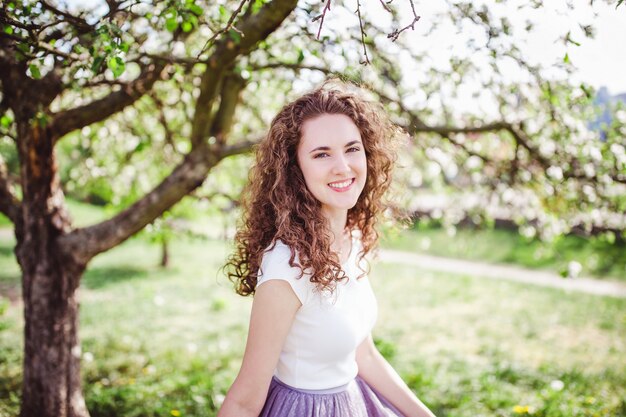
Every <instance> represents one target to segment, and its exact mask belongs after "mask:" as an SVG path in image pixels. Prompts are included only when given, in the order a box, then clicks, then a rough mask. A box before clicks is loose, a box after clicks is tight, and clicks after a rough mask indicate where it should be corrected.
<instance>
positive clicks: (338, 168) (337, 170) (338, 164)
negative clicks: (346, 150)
mask: <svg viewBox="0 0 626 417" xmlns="http://www.w3.org/2000/svg"><path fill="white" fill-rule="evenodd" d="M345 172H350V164H349V162H348V158H346V156H345V155H339V156H337V158H336V160H335V163H334V164H333V173H334V174H343V173H345Z"/></svg>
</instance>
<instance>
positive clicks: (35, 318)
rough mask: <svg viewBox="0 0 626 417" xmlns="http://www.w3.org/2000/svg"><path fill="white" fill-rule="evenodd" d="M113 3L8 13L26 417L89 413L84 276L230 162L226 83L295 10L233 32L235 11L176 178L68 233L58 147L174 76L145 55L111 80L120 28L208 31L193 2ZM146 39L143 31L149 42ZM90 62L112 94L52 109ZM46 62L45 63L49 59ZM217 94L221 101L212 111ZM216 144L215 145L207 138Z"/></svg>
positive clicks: (5, 52)
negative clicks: (98, 8) (82, 323)
mask: <svg viewBox="0 0 626 417" xmlns="http://www.w3.org/2000/svg"><path fill="white" fill-rule="evenodd" d="M108 5H109V10H108V12H107V13H106V14H105V15H104V16H102V17H101V18H100V19H99V20H98V21H97V23H95V24H93V23H89V21H88V18H87V17H86V16H82V15H73V14H70V13H69V12H67V11H64V10H61V9H60V8H58V7H56V6H55V5H53V4H51V3H48V2H46V1H42V2H12V3H8V4H5V5H4V6H3V11H2V23H3V36H2V39H1V40H0V42H1V44H2V49H1V53H0V63H1V68H2V69H1V70H0V79H1V80H2V96H3V97H2V110H3V111H6V110H7V109H10V110H11V112H12V115H13V123H14V125H15V127H14V132H15V141H16V144H17V149H18V156H19V164H20V185H21V192H22V198H21V200H19V199H18V198H17V196H16V195H15V193H14V192H13V190H12V187H11V185H10V184H9V183H8V180H7V176H6V174H5V171H4V170H3V172H2V174H3V175H2V176H1V178H2V181H1V183H0V190H1V191H0V192H1V193H2V195H1V197H2V200H0V201H1V203H0V211H2V213H4V214H5V215H6V216H7V217H8V218H9V219H10V220H11V221H12V222H13V224H14V225H15V235H16V238H17V241H18V244H17V247H16V250H15V253H16V256H17V259H18V262H19V264H20V267H21V269H22V272H23V277H22V280H23V293H22V296H23V299H24V317H25V347H24V352H25V355H24V376H23V387H22V395H23V397H22V410H21V415H22V416H86V415H88V411H87V409H86V407H85V402H84V399H83V396H82V392H81V381H80V362H79V360H80V344H79V339H78V300H77V297H76V290H77V288H78V286H79V283H80V277H81V275H82V273H83V271H84V270H85V268H86V266H87V264H88V262H89V260H90V259H92V258H93V257H94V256H95V255H97V254H98V253H101V252H103V251H106V250H108V249H110V248H112V247H114V246H116V245H118V244H119V243H121V242H123V241H124V240H125V239H127V238H128V237H130V236H132V235H133V234H134V233H136V232H137V231H139V230H141V229H142V228H143V227H145V226H146V225H147V224H149V223H150V222H152V221H153V220H154V219H155V218H157V217H158V216H159V215H160V214H161V213H163V212H164V211H165V210H167V209H168V208H170V207H171V206H172V205H173V204H175V203H176V202H177V201H179V200H180V199H181V198H182V197H183V196H185V195H186V194H188V193H189V192H190V191H191V190H193V189H194V188H196V187H198V186H199V185H200V184H201V183H202V182H203V181H204V179H205V177H206V175H207V173H208V172H209V170H210V169H211V168H212V167H213V166H215V165H216V164H217V163H218V162H219V160H220V159H222V158H223V157H224V156H225V155H227V154H228V152H229V150H228V148H226V147H225V145H224V139H225V137H226V136H227V134H228V130H229V125H230V122H231V120H232V113H233V111H234V104H236V98H237V95H238V93H239V91H240V89H241V87H240V84H237V83H234V82H232V81H231V80H234V79H235V78H233V77H232V76H230V73H231V72H232V67H233V64H234V63H235V62H236V60H237V58H238V57H240V56H243V55H246V54H249V53H250V51H252V50H253V49H254V48H256V47H257V44H258V42H260V41H262V40H263V39H265V38H266V37H267V36H269V35H270V34H271V33H272V32H273V31H274V30H276V28H277V27H278V26H280V25H281V24H282V22H283V21H284V19H285V18H286V17H287V16H288V15H289V14H290V13H291V12H292V11H293V9H294V8H295V6H296V2H295V1H293V0H291V1H290V0H286V1H278V2H277V1H274V2H267V3H264V2H262V1H261V2H253V3H251V4H246V2H242V3H241V4H240V7H239V9H238V12H242V16H241V18H240V19H239V20H238V23H237V25H236V27H234V26H232V20H233V19H234V17H235V16H236V15H237V14H238V13H237V12H235V13H234V14H233V17H232V19H231V22H228V24H227V25H226V26H225V28H229V26H230V28H229V32H227V33H228V36H224V37H220V38H219V39H218V37H215V40H214V42H213V43H212V44H210V45H207V53H206V57H205V59H203V62H204V65H203V66H204V70H203V72H202V76H201V84H200V86H199V88H200V92H199V95H198V97H197V100H196V107H195V109H196V111H195V114H194V117H193V128H192V131H191V132H190V134H189V141H190V143H191V150H190V151H189V152H188V153H187V154H186V155H185V156H184V159H183V160H182V161H181V162H180V163H179V164H178V166H177V167H176V168H175V169H174V170H173V172H172V173H171V174H170V175H169V176H167V177H166V178H165V179H164V180H163V181H162V182H161V183H160V184H159V185H158V186H157V187H155V188H154V189H153V190H152V191H151V192H150V193H148V194H147V195H145V196H144V197H142V198H140V199H139V200H138V201H136V202H135V203H134V204H133V205H132V206H130V207H129V208H128V209H126V210H124V211H123V212H121V213H119V214H118V215H116V216H114V217H113V218H111V219H109V220H107V221H105V222H102V223H99V224H96V225H93V226H90V227H85V228H79V229H73V230H72V228H71V221H70V219H69V217H68V214H67V210H66V208H65V205H64V198H63V191H62V189H61V184H60V183H59V174H58V171H57V161H56V156H55V145H56V144H57V143H58V142H59V140H60V139H62V138H63V137H64V136H65V135H67V134H68V133H70V132H73V131H75V130H77V129H81V128H83V127H85V126H89V125H91V124H93V123H96V122H98V121H101V120H104V119H106V118H107V117H109V116H111V115H112V114H115V113H117V112H119V111H121V110H123V109H124V108H125V107H127V106H130V105H132V104H133V103H135V102H136V101H137V100H139V99H140V98H141V97H142V96H143V95H145V94H146V93H147V92H149V91H150V90H151V89H152V87H153V86H154V83H155V82H157V80H159V79H163V78H167V69H168V62H167V59H161V58H158V57H149V56H148V54H146V53H145V52H142V53H136V55H134V58H135V59H136V63H137V67H138V69H139V71H138V72H139V74H138V75H137V76H136V77H135V78H134V79H132V80H130V81H128V82H119V81H116V80H115V79H112V78H111V77H107V75H108V74H105V72H106V71H105V68H106V67H108V68H109V69H110V70H111V72H113V75H114V76H117V75H121V72H122V71H123V70H124V67H125V65H126V63H125V62H124V61H123V60H122V59H121V58H120V56H119V54H122V53H126V52H130V46H131V45H130V44H128V43H125V42H124V41H123V40H122V39H123V38H124V34H123V32H122V29H121V28H120V27H119V26H117V25H116V22H119V21H122V22H123V20H124V19H125V18H134V19H140V18H143V19H148V20H150V19H154V20H155V21H156V22H157V23H158V24H164V25H165V27H166V28H167V29H169V30H171V31H172V32H173V35H172V39H173V40H175V39H181V38H182V39H184V38H185V37H187V36H189V34H190V33H191V32H192V31H193V29H194V28H195V27H197V25H198V24H200V23H204V22H199V18H201V16H202V15H203V12H204V10H203V9H202V8H201V7H200V6H199V5H197V4H196V3H194V2H171V3H170V4H168V5H166V6H165V7H163V8H159V7H158V6H155V7H154V10H153V11H148V10H149V9H148V8H145V7H144V8H142V10H143V11H142V12H136V11H135V10H134V9H135V8H133V4H128V3H127V4H126V5H124V4H123V3H116V2H108ZM244 6H245V10H241V9H244ZM153 13H154V14H153ZM150 15H152V16H150ZM127 34H128V33H127ZM216 34H219V32H216ZM151 35H152V34H148V35H147V34H143V42H146V40H147V38H149V37H150V36H151ZM131 36H136V37H137V38H138V39H135V40H134V43H133V45H132V46H133V47H134V48H133V50H134V51H135V50H138V49H139V48H141V46H142V43H143V42H142V39H141V38H142V35H140V34H136V33H132V34H131ZM135 48H137V49H135ZM43 57H50V58H49V61H52V62H51V63H50V68H46V69H47V72H46V69H40V68H39V65H40V63H41V61H40V60H39V58H43ZM86 57H90V58H91V61H92V63H91V68H90V69H91V70H92V71H93V72H94V73H95V76H94V77H93V78H91V80H90V82H91V83H92V84H93V86H94V90H95V89H97V83H98V82H101V83H103V84H105V85H108V86H109V87H110V90H109V91H106V92H105V94H103V95H101V96H100V97H99V98H94V99H93V100H91V101H90V102H88V103H87V104H83V105H77V106H73V107H68V108H65V109H62V110H59V111H53V110H52V109H51V104H52V103H53V101H54V100H55V99H57V97H59V95H61V94H63V93H64V92H66V90H67V89H68V88H69V87H71V85H72V84H74V83H75V82H76V81H75V80H73V79H72V78H74V77H77V76H79V73H80V72H81V71H85V66H84V64H83V63H81V61H82V60H84V59H85V58H86ZM43 61H44V62H43V63H44V65H45V64H46V62H45V61H46V59H45V58H43ZM105 63H106V67H105V65H104V64H105ZM42 72H43V74H42ZM79 85H80V84H79ZM114 86H116V87H114ZM81 87H82V88H88V87H87V86H85V85H82V86H81ZM96 94H97V93H96ZM218 98H221V100H219V102H220V104H219V106H218V108H217V111H216V112H215V113H214V114H212V113H211V111H210V110H211V108H212V106H213V104H214V103H215V102H216V101H218ZM210 137H211V138H214V139H213V140H208V139H209V138H210Z"/></svg>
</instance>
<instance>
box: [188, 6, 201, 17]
mask: <svg viewBox="0 0 626 417" xmlns="http://www.w3.org/2000/svg"><path fill="white" fill-rule="evenodd" d="M189 11H190V12H191V13H193V14H195V15H196V16H202V15H203V14H204V10H203V9H202V7H200V6H198V5H197V4H192V5H191V6H189Z"/></svg>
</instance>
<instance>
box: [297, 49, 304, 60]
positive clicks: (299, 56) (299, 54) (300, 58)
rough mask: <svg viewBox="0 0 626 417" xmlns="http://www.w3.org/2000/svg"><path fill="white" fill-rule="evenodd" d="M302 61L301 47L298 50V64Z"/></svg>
mask: <svg viewBox="0 0 626 417" xmlns="http://www.w3.org/2000/svg"><path fill="white" fill-rule="evenodd" d="M302 61H304V51H303V50H302V49H299V50H298V64H301V63H302Z"/></svg>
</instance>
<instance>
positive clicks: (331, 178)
mask: <svg viewBox="0 0 626 417" xmlns="http://www.w3.org/2000/svg"><path fill="white" fill-rule="evenodd" d="M297 152H298V155H297V156H298V165H299V166H300V170H301V171H302V174H303V175H304V181H305V182H306V186H307V188H308V189H309V191H310V192H311V194H313V196H314V197H315V198H317V199H318V200H319V201H320V202H321V203H322V211H324V212H325V213H326V214H329V215H332V214H333V213H335V212H336V211H338V210H339V211H342V210H348V209H350V208H352V207H354V206H355V205H356V203H357V200H358V199H359V196H360V195H361V192H362V191H363V187H365V179H366V178H367V159H366V157H365V149H364V147H363V142H362V141H361V134H360V132H359V129H358V128H357V126H356V125H355V124H354V122H353V121H352V119H350V118H349V117H348V116H345V115H343V114H322V115H320V116H317V117H315V118H313V119H309V120H307V121H305V122H304V124H303V125H302V138H300V143H299V144H298V151H297Z"/></svg>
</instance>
